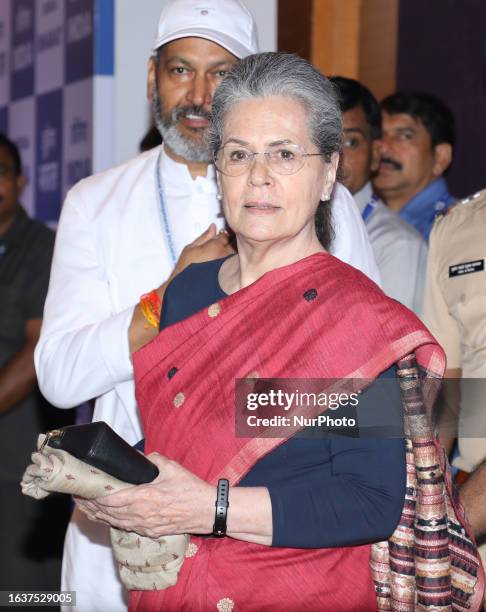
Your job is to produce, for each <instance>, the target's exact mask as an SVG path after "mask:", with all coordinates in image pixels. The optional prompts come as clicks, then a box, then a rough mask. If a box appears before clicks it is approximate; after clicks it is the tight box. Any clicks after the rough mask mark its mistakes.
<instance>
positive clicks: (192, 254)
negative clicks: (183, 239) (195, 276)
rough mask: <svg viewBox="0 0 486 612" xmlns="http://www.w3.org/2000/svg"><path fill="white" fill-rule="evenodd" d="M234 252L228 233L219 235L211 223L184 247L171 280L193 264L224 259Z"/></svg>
mask: <svg viewBox="0 0 486 612" xmlns="http://www.w3.org/2000/svg"><path fill="white" fill-rule="evenodd" d="M234 252H235V250H234V248H233V246H232V245H231V243H230V237H229V234H228V232H226V231H225V230H221V231H220V232H219V233H217V232H216V226H215V225H214V223H211V225H210V226H209V227H208V229H207V230H206V231H205V232H203V233H202V234H201V235H200V236H198V237H197V238H196V240H194V241H193V242H191V243H190V244H188V245H186V246H185V247H184V249H183V250H182V253H181V255H180V257H179V260H178V262H177V263H176V265H175V268H174V271H173V273H172V275H171V278H174V276H176V275H177V274H180V273H181V272H182V270H184V269H185V268H187V267H188V266H190V265H191V264H193V263H201V262H203V261H211V260H212V259H221V258H222V257H227V256H228V255H232V254H233V253H234Z"/></svg>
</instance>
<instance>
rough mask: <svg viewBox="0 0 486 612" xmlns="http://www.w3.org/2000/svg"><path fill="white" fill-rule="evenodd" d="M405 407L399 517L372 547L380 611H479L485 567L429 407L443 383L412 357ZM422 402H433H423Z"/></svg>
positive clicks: (404, 376)
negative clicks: (402, 499)
mask: <svg viewBox="0 0 486 612" xmlns="http://www.w3.org/2000/svg"><path fill="white" fill-rule="evenodd" d="M398 376H399V380H400V389H401V393H402V400H403V406H404V418H405V435H406V453H407V486H406V496H405V503H404V507H403V512H402V517H401V519H400V522H399V524H398V526H397V528H396V530H395V532H394V534H393V535H392V537H391V538H390V539H389V540H388V541H386V542H380V543H377V544H374V545H373V546H372V548H371V559H370V565H371V570H372V573H373V579H374V584H375V592H376V596H377V602H378V610H380V611H381V610H396V611H397V612H398V611H400V612H402V611H403V612H411V611H412V610H429V611H430V610H434V611H435V610H437V611H439V610H440V611H446V610H458V611H462V610H478V609H480V608H481V603H482V602H481V601H478V594H479V595H481V593H482V589H481V588H479V589H478V588H477V586H478V584H477V583H478V580H480V577H481V576H482V571H481V561H480V558H479V555H478V553H477V551H476V546H475V544H474V541H473V539H472V537H471V536H470V535H469V534H468V533H467V531H466V529H465V528H464V527H463V524H467V523H466V520H465V517H464V511H463V509H462V507H461V504H460V502H459V499H458V496H457V491H456V489H455V488H454V486H453V484H452V479H451V473H450V469H449V465H448V463H447V459H446V457H445V453H444V451H443V449H442V448H441V446H440V444H439V442H438V439H437V437H436V435H435V434H434V432H433V431H432V428H431V426H430V420H429V418H428V416H427V406H426V404H429V403H431V399H432V398H433V397H434V396H435V393H434V387H435V389H437V388H438V384H439V379H437V378H436V377H434V376H433V375H431V373H430V372H423V371H421V370H419V368H418V367H417V365H416V362H415V356H414V355H409V356H407V357H406V358H405V359H403V360H401V361H400V362H399V364H398ZM424 397H425V398H427V400H428V401H424Z"/></svg>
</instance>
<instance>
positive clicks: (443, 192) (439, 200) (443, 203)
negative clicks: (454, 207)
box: [398, 177, 456, 241]
mask: <svg viewBox="0 0 486 612" xmlns="http://www.w3.org/2000/svg"><path fill="white" fill-rule="evenodd" d="M455 201H456V198H454V197H453V196H451V194H450V193H449V189H448V188H447V183H446V182H445V180H444V179H443V178H442V177H439V178H437V179H435V181H432V182H431V183H429V185H427V187H426V188H425V189H422V191H421V192H420V193H417V195H416V196H414V197H413V198H412V199H411V200H409V201H408V202H407V203H406V204H405V206H404V207H403V208H402V209H401V211H400V212H399V213H398V215H399V216H400V217H401V218H402V219H403V220H404V221H407V223H410V225H413V226H414V227H415V228H416V229H417V230H418V231H419V232H420V233H421V234H422V236H423V237H424V238H425V240H426V241H428V240H429V234H430V232H431V231H432V226H433V225H434V220H435V215H436V214H437V213H439V212H442V211H444V210H446V209H447V208H449V206H450V205H451V204H453V203H454V202H455Z"/></svg>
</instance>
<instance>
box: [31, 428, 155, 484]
mask: <svg viewBox="0 0 486 612" xmlns="http://www.w3.org/2000/svg"><path fill="white" fill-rule="evenodd" d="M46 445H47V446H50V447H51V448H58V449H60V450H63V451H66V452H67V453H69V454H70V455H72V456H73V457H76V459H79V460H80V461H84V463H87V464H88V465H91V466H92V467H94V468H98V469H99V470H102V471H103V472H106V473H107V474H110V475H111V476H114V477H115V478H118V479H119V480H123V481H124V482H129V483H130V484H144V483H146V482H152V480H154V478H156V477H157V475H158V473H159V470H158V469H157V466H156V465H154V464H153V463H152V462H151V461H149V460H148V459H147V457H145V456H144V455H142V454H141V453H139V452H138V451H137V450H135V449H134V448H133V447H131V446H130V444H128V442H125V440H124V439H123V438H121V437H120V436H119V435H118V434H117V433H115V432H114V431H113V429H112V428H111V427H110V426H109V425H108V424H107V423H105V422H104V421H97V422H95V423H88V424H86V425H70V426H69V427H63V428H61V429H53V430H52V431H49V432H47V434H46V438H45V440H44V443H43V445H42V447H41V450H42V448H43V447H44V446H46Z"/></svg>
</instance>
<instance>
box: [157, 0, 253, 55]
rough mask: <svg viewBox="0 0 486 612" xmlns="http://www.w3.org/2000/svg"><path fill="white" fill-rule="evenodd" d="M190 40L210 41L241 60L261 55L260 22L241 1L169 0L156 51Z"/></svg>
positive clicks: (161, 20) (162, 20)
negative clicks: (182, 40) (257, 22)
mask: <svg viewBox="0 0 486 612" xmlns="http://www.w3.org/2000/svg"><path fill="white" fill-rule="evenodd" d="M187 37H195V38H205V39H206V40H210V41H211V42H214V43H216V44H217V45H220V46H221V47H224V48H225V49H226V50H227V51H229V52H230V53H232V54H233V55H235V56H236V57H237V58H239V59H242V58H243V57H246V56H247V55H252V54H253V53H258V36H257V28H256V23H255V21H254V19H253V17H252V15H251V13H250V11H249V10H248V9H247V8H246V7H245V6H243V4H241V2H240V1H239V0H168V1H167V2H166V4H165V6H164V8H163V9H162V13H161V14H160V19H159V29H158V32H157V39H156V41H155V45H154V50H155V49H158V48H159V47H161V46H162V45H165V44H167V43H169V42H171V41H172V40H177V39H179V38H187Z"/></svg>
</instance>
